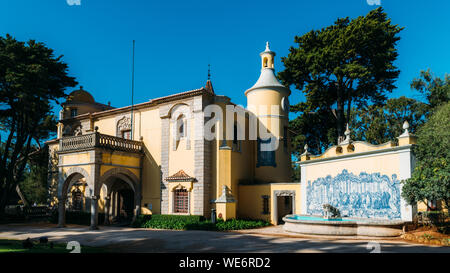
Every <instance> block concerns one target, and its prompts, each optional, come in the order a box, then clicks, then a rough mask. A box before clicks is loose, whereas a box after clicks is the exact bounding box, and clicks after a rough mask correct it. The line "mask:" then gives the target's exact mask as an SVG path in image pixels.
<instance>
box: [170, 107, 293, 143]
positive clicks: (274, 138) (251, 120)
mask: <svg viewBox="0 0 450 273" xmlns="http://www.w3.org/2000/svg"><path fill="white" fill-rule="evenodd" d="M255 113H256V114H255ZM287 119H288V116H287V113H286V114H283V113H281V111H280V105H259V106H254V105H249V106H248V108H244V107H243V106H240V105H226V106H224V107H221V106H219V105H216V104H210V105H207V106H206V107H205V108H204V109H203V111H199V112H195V111H192V110H191V108H190V107H189V106H187V105H185V104H179V105H176V106H175V107H174V108H172V110H171V113H170V124H171V129H170V130H171V131H170V132H171V137H172V140H173V141H180V140H181V139H186V140H187V141H190V140H202V139H205V140H208V141H212V140H218V141H221V142H222V143H225V141H228V140H230V141H233V142H234V143H236V142H238V141H244V140H259V141H260V144H259V147H260V150H261V151H275V150H277V149H278V146H279V139H280V138H284V137H287V136H285V135H283V134H286V130H285V129H284V127H283V128H281V127H282V121H283V120H287ZM286 126H287V122H286Z"/></svg>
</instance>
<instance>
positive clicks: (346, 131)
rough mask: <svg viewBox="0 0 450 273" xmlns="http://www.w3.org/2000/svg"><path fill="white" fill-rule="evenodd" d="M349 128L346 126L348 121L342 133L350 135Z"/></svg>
mask: <svg viewBox="0 0 450 273" xmlns="http://www.w3.org/2000/svg"><path fill="white" fill-rule="evenodd" d="M350 133H351V132H350V129H349V128H348V123H347V127H346V130H345V132H344V134H345V136H350Z"/></svg>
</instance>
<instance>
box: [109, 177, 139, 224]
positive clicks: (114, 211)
mask: <svg viewBox="0 0 450 273" xmlns="http://www.w3.org/2000/svg"><path fill="white" fill-rule="evenodd" d="M134 196H135V193H134V190H133V189H132V188H131V186H130V185H128V184H127V183H126V182H125V181H123V180H121V179H118V178H116V179H114V182H113V183H112V186H111V193H110V199H111V208H110V222H111V223H112V224H127V223H131V221H132V220H133V217H134V210H135V198H134Z"/></svg>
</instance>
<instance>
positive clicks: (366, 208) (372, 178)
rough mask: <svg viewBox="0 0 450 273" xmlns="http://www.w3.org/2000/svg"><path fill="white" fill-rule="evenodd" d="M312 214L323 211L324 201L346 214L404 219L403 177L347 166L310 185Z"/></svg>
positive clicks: (309, 209) (308, 192) (309, 207)
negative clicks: (333, 174)
mask: <svg viewBox="0 0 450 273" xmlns="http://www.w3.org/2000/svg"><path fill="white" fill-rule="evenodd" d="M306 195H307V198H306V199H307V200H306V204H307V207H306V210H307V213H308V214H312V215H322V213H323V204H330V205H331V206H333V207H336V208H337V209H339V211H340V212H341V214H342V215H343V216H349V217H363V218H385V219H400V218H401V214H400V181H399V180H397V175H395V174H393V175H392V179H390V178H389V177H388V176H387V175H380V173H372V174H368V173H366V172H362V173H360V174H359V176H358V175H355V174H353V173H349V172H348V171H347V170H346V169H344V170H343V171H342V173H340V174H338V175H337V176H335V177H331V175H329V176H327V177H321V178H318V179H317V180H315V181H313V182H311V181H308V184H307V186H306Z"/></svg>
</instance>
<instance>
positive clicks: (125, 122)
mask: <svg viewBox="0 0 450 273" xmlns="http://www.w3.org/2000/svg"><path fill="white" fill-rule="evenodd" d="M127 130H131V119H130V118H129V117H123V118H121V119H120V120H119V121H118V122H117V131H118V132H122V131H127Z"/></svg>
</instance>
